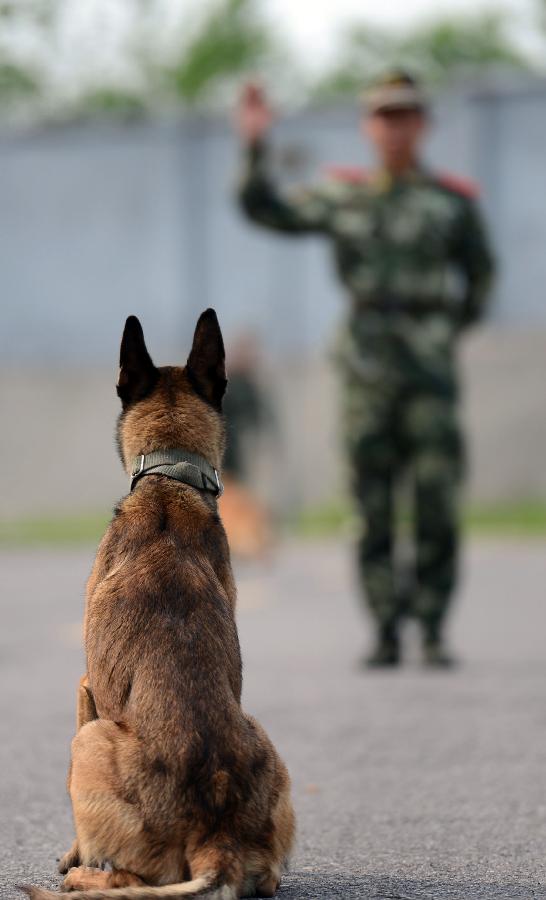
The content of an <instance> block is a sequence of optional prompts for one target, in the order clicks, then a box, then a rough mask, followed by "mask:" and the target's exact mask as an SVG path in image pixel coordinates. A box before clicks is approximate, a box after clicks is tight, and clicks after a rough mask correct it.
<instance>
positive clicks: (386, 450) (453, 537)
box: [239, 145, 492, 639]
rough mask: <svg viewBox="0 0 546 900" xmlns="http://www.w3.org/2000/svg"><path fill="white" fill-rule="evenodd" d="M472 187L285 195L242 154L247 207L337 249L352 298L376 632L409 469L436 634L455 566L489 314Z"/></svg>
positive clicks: (348, 343) (375, 187) (423, 184)
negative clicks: (461, 351)
mask: <svg viewBox="0 0 546 900" xmlns="http://www.w3.org/2000/svg"><path fill="white" fill-rule="evenodd" d="M470 194H471V191H469V186H468V184H463V183H461V182H459V181H457V180H455V179H449V178H447V177H446V178H441V177H439V176H435V175H433V174H432V173H430V172H428V171H427V170H426V169H424V168H418V169H415V170H414V171H411V172H410V173H408V174H407V175H405V176H404V177H403V178H400V179H396V180H393V179H392V178H391V177H390V176H389V175H388V174H387V173H386V172H382V173H379V174H375V175H373V176H368V175H366V173H364V172H360V171H356V170H332V171H331V173H330V175H329V177H327V178H325V179H324V181H323V182H322V183H319V184H318V185H317V186H316V187H314V188H311V189H306V190H300V191H293V192H291V193H280V192H279V191H278V190H277V188H276V186H275V184H274V183H273V181H272V180H271V177H270V173H269V167H268V163H267V148H266V147H265V146H264V145H255V146H254V147H252V148H250V149H249V150H248V151H247V158H246V169H245V172H244V175H243V180H242V183H241V187H240V194H239V199H240V204H241V206H242V208H243V210H244V211H245V213H246V214H247V215H248V216H249V217H250V218H251V219H252V220H254V221H255V222H258V223H259V224H261V225H263V226H266V227H268V228H270V229H273V230H275V231H279V232H283V233H285V234H294V235H297V234H313V233H315V234H323V235H327V236H328V237H329V238H330V239H331V241H332V244H333V249H334V254H335V261H336V266H337V271H338V274H339V278H340V280H341V282H342V283H343V285H344V286H345V288H346V290H347V292H348V294H349V298H350V303H349V315H348V317H347V321H346V326H345V328H344V338H343V340H342V342H341V349H340V354H339V356H340V363H341V366H342V370H343V372H344V379H345V391H344V401H345V402H344V408H345V425H346V428H345V433H346V441H347V447H348V451H349V454H350V459H351V461H352V467H353V472H354V489H355V493H356V497H357V499H358V503H359V506H360V510H361V513H362V519H363V523H364V529H363V534H362V538H361V542H360V547H359V559H360V570H361V573H362V579H363V583H364V587H365V592H366V595H367V599H368V603H369V605H370V608H371V610H372V612H373V614H374V616H375V618H376V621H377V622H378V624H379V626H380V629H383V630H384V631H387V632H388V631H389V629H391V628H392V627H394V626H395V625H396V622H397V620H398V619H399V617H400V615H401V612H402V610H401V597H400V594H399V591H398V588H397V577H396V573H395V566H394V560H393V548H394V486H395V482H396V480H397V478H398V476H399V475H400V473H401V472H402V471H403V470H404V468H405V467H407V468H408V469H409V472H410V473H411V476H412V481H413V490H414V499H415V544H416V560H415V575H416V578H415V581H416V584H415V590H414V593H413V598H412V606H413V609H412V611H413V613H414V614H415V615H416V616H417V617H418V618H419V619H420V620H421V621H422V623H423V626H424V629H425V633H426V634H428V635H429V636H430V638H431V639H433V638H434V636H435V635H436V634H437V632H438V630H439V627H440V623H441V620H442V617H443V615H444V612H445V609H446V606H447V603H448V599H449V596H450V594H451V592H452V589H453V587H454V583H455V578H456V566H457V544H458V525H457V509H456V506H457V502H456V501H457V486H458V484H459V481H460V478H461V475H462V470H463V448H462V440H461V433H460V429H459V425H458V421H457V373H456V365H455V358H454V357H455V345H456V339H457V337H458V335H459V333H460V331H461V329H462V328H464V327H465V326H467V325H469V324H470V323H472V322H474V321H475V320H477V319H478V318H479V317H480V315H481V314H482V312H483V307H484V302H485V298H486V294H487V288H488V285H489V282H490V278H491V274H492V260H491V255H490V252H489V249H488V245H487V240H486V236H485V233H484V230H483V227H482V224H481V222H480V217H479V214H478V211H477V209H476V206H475V203H474V202H473V199H472V197H471V196H470Z"/></svg>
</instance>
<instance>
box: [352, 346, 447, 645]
mask: <svg viewBox="0 0 546 900" xmlns="http://www.w3.org/2000/svg"><path fill="white" fill-rule="evenodd" d="M445 362H446V360H445V359H444V364H445ZM372 368H373V367H372ZM403 374H404V373H403V372H402V373H401V376H403ZM456 394H457V391H456V383H455V377H454V372H452V371H447V372H444V373H443V377H441V378H436V377H432V378H428V379H427V378H412V377H411V373H410V376H409V377H408V378H404V377H393V369H392V368H389V370H388V371H384V372H383V377H379V378H373V379H367V378H365V377H364V378H363V377H360V376H359V377H356V376H355V374H354V373H353V374H347V376H346V384H345V391H344V399H345V424H346V440H347V448H348V452H349V458H350V462H351V468H352V480H353V492H354V496H355V499H356V503H357V508H358V510H359V513H360V518H361V536H360V539H359V545H358V566H359V572H360V576H361V580H362V585H363V588H364V593H365V596H366V599H367V602H368V605H369V608H370V610H371V612H372V614H373V616H374V618H375V619H376V622H377V624H378V626H379V627H380V628H383V629H390V628H391V627H392V626H394V625H395V624H396V623H397V621H398V620H399V619H400V618H401V617H402V616H404V615H406V614H410V615H412V616H414V617H415V618H417V619H418V620H419V621H420V622H421V623H422V625H423V627H424V629H425V632H428V633H429V634H430V635H435V634H436V633H437V632H438V631H439V629H440V626H441V623H442V620H443V618H444V615H445V612H446V609H447V606H448V603H449V599H450V596H451V594H452V592H453V589H454V587H455V583H456V576H457V558H458V546H459V535H458V531H459V528H458V494H459V486H460V482H461V477H462V474H463V445H462V438H461V432H460V428H459V424H458V420H457V397H456ZM401 479H404V480H406V479H407V482H408V483H409V485H410V486H411V501H412V502H411V504H410V506H411V507H412V515H411V517H410V519H411V527H410V535H411V539H412V544H413V554H412V557H413V564H412V566H411V572H410V573H408V571H407V570H405V571H400V568H398V570H397V562H396V559H395V542H396V528H397V519H398V520H399V518H400V517H399V516H397V509H396V498H397V495H398V493H399V492H398V490H397V487H398V484H399V482H400V481H401ZM408 574H409V576H410V577H409V578H408Z"/></svg>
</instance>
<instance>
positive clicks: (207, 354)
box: [186, 309, 227, 410]
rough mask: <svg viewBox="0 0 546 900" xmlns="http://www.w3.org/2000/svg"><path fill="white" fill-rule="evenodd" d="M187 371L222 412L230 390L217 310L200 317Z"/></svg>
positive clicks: (204, 394) (198, 388)
mask: <svg viewBox="0 0 546 900" xmlns="http://www.w3.org/2000/svg"><path fill="white" fill-rule="evenodd" d="M186 372H187V375H188V378H189V380H190V383H191V385H192V387H193V389H194V390H195V391H196V392H197V393H198V394H199V395H200V396H201V397H203V399H204V400H206V401H207V403H210V404H211V406H214V408H215V409H218V410H221V408H222V397H223V396H224V393H225V390H226V385H227V381H226V355H225V351H224V341H223V340H222V332H221V331H220V326H219V324H218V319H217V318H216V313H215V312H214V310H213V309H206V310H205V312H204V313H201V315H200V316H199V321H198V322H197V325H196V326H195V334H194V336H193V346H192V348H191V352H190V355H189V356H188V362H187V364H186Z"/></svg>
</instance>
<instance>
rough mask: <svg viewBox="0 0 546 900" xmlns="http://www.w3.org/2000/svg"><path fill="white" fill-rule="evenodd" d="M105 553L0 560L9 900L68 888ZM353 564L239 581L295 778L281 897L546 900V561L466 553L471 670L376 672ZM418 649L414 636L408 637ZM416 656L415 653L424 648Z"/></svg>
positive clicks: (514, 546) (255, 678) (458, 621)
mask: <svg viewBox="0 0 546 900" xmlns="http://www.w3.org/2000/svg"><path fill="white" fill-rule="evenodd" d="M91 555H92V554H91V551H88V552H87V551H73V552H67V551H63V552H51V553H48V552H45V551H38V552H32V553H30V552H22V551H21V552H13V553H10V554H7V553H4V554H3V555H2V556H0V567H1V585H0V589H1V597H2V607H3V615H2V628H1V635H0V676H1V705H0V721H1V722H2V741H1V745H0V754H1V755H0V764H1V786H2V803H1V816H2V824H1V826H0V872H1V873H2V876H1V882H0V897H6V898H7V897H10V898H11V897H13V896H15V891H14V890H13V887H12V885H13V884H14V883H16V882H21V881H23V882H25V881H32V882H35V883H39V884H44V885H50V886H56V885H57V884H58V879H57V878H56V876H55V875H54V874H53V872H54V866H55V857H56V856H58V855H59V853H60V852H61V851H64V850H65V849H66V848H67V846H68V844H69V841H70V840H71V836H72V826H71V819H70V810H69V805H68V800H67V797H66V796H65V792H64V779H65V773H66V767H67V758H68V746H69V739H70V736H71V732H72V728H73V705H74V693H75V684H76V680H77V677H78V675H79V674H80V672H81V671H82V657H81V651H80V649H79V621H80V618H81V612H82V602H83V601H82V596H83V583H84V580H85V577H86V574H87V571H88V569H89V565H90V560H91ZM350 576H351V568H350V564H349V556H348V550H347V549H346V548H344V547H343V546H341V545H337V544H329V543H324V544H315V543H312V544H304V543H303V544H297V543H294V544H288V545H285V546H284V547H283V548H281V550H280V551H279V553H278V559H277V564H276V565H275V566H274V567H271V568H270V569H269V570H263V569H258V568H246V569H243V570H241V571H240V572H239V584H240V615H239V621H240V631H241V639H242V645H243V654H244V659H245V678H246V682H245V704H246V707H247V708H248V709H249V710H250V711H252V712H254V713H256V714H257V715H258V716H259V718H260V719H261V720H262V722H263V723H264V724H265V725H266V727H267V728H268V729H269V731H270V733H271V735H272V737H273V738H274V740H275V742H276V744H277V746H278V747H279V749H280V750H281V752H282V753H283V755H284V756H285V758H286V760H287V762H288V764H289V768H290V770H291V772H292V776H293V782H294V796H295V802H296V807H297V812H298V819H299V844H298V850H297V853H296V856H295V859H294V865H293V870H292V873H291V874H290V875H288V876H287V877H286V878H285V880H284V882H283V886H282V889H281V891H280V893H279V895H278V896H279V897H280V898H281V900H314V898H325V900H334V898H343V900H351V898H366V900H372V898H373V900H418V898H427V900H432V898H433V900H448V898H449V900H478V898H480V900H482V898H487V900H503V898H510V900H516V898H522V900H531V898H546V603H545V600H546V591H545V585H546V552H545V550H544V547H543V545H542V544H540V543H539V542H538V541H537V542H534V543H528V544H526V543H519V542H509V541H503V542H499V543H494V542H493V543H491V542H482V543H479V544H476V545H475V546H474V547H473V548H471V549H470V551H469V554H468V560H467V576H466V581H465V586H464V589H463V592H462V597H461V601H460V603H459V606H458V607H457V609H456V611H455V614H454V616H453V621H452V642H453V645H454V647H455V648H456V649H457V650H458V652H459V653H460V655H461V656H463V657H464V660H465V665H464V666H463V667H461V668H460V669H459V670H458V671H456V672H453V673H433V674H431V673H425V672H423V671H421V669H420V668H419V665H418V662H417V659H416V658H415V660H414V661H410V664H409V665H408V666H407V668H406V669H404V670H403V671H401V672H392V673H386V674H362V673H360V672H359V671H357V669H356V668H355V660H356V658H357V657H358V656H359V654H360V653H361V652H362V650H363V648H364V645H365V641H366V639H367V635H366V634H365V630H364V625H363V622H362V620H361V617H360V615H359V612H358V608H357V605H356V601H355V599H354V590H353V586H352V584H351V577H350ZM408 637H409V639H410V643H411V637H412V636H411V634H410V635H408ZM410 657H416V654H415V650H414V648H412V647H410Z"/></svg>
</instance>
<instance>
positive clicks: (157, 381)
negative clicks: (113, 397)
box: [117, 309, 227, 472]
mask: <svg viewBox="0 0 546 900" xmlns="http://www.w3.org/2000/svg"><path fill="white" fill-rule="evenodd" d="M226 384H227V381H226V369H225V353H224V342H223V340H222V332H221V331H220V326H219V324H218V319H217V318H216V313H215V312H214V310H213V309H207V310H206V311H205V312H204V313H202V314H201V316H200V317H199V321H198V322H197V325H196V328H195V334H194V336H193V346H192V348H191V352H190V355H189V357H188V361H187V363H186V365H185V366H184V367H177V366H160V367H157V366H154V364H153V362H152V359H151V357H150V354H149V353H148V350H147V348H146V344H145V342H144V333H143V331H142V326H141V324H140V322H139V320H138V319H137V318H136V316H129V318H128V319H127V321H126V323H125V328H124V331H123V337H122V339H121V349H120V358H119V378H118V384H117V392H118V396H119V398H120V399H121V403H122V407H123V408H122V412H121V415H120V417H119V419H118V427H117V443H118V449H119V453H120V456H121V460H122V462H123V465H124V467H125V469H126V470H127V472H129V471H130V468H131V464H132V461H133V459H134V457H136V456H139V455H140V454H142V453H144V454H146V453H151V452H152V451H154V450H170V449H184V450H189V451H190V452H192V453H200V454H201V456H203V457H204V458H205V459H206V460H207V461H208V462H209V463H210V464H211V465H212V466H214V467H215V468H216V469H219V468H220V466H221V462H222V455H223V450H224V440H225V429H224V420H223V416H222V398H223V396H224V392H225V389H226Z"/></svg>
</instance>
